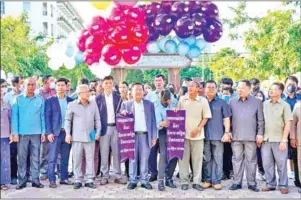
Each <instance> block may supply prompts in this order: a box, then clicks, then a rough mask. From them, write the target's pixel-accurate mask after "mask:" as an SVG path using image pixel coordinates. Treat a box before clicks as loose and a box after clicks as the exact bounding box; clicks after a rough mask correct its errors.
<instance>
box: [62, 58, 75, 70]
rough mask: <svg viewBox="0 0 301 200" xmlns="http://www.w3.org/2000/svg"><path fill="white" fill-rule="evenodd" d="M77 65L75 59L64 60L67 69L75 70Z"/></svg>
mask: <svg viewBox="0 0 301 200" xmlns="http://www.w3.org/2000/svg"><path fill="white" fill-rule="evenodd" d="M75 65H76V62H75V60H74V58H73V57H72V58H70V57H65V59H64V66H65V67H66V68H67V69H73V68H74V67H75Z"/></svg>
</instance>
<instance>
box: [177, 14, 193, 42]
mask: <svg viewBox="0 0 301 200" xmlns="http://www.w3.org/2000/svg"><path fill="white" fill-rule="evenodd" d="M174 30H175V32H176V34H177V36H179V37H180V38H188V37H190V36H191V35H193V33H194V22H193V21H192V19H190V18H189V17H187V16H184V17H181V18H180V19H178V21H177V23H176V26H175V29H174Z"/></svg>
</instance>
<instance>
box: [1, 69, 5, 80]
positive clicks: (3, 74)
mask: <svg viewBox="0 0 301 200" xmlns="http://www.w3.org/2000/svg"><path fill="white" fill-rule="evenodd" d="M1 78H3V79H6V74H5V71H4V70H1Z"/></svg>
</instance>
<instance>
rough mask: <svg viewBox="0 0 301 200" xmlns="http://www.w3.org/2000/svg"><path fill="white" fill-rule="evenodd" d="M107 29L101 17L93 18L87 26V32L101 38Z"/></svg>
mask: <svg viewBox="0 0 301 200" xmlns="http://www.w3.org/2000/svg"><path fill="white" fill-rule="evenodd" d="M108 27H109V26H108V24H107V22H106V20H105V19H104V18H103V17H101V16H95V17H93V19H92V23H91V24H90V25H89V26H88V30H89V32H90V33H91V34H92V35H96V36H101V35H105V34H106V31H107V29H108Z"/></svg>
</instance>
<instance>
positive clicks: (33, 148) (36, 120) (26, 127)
mask: <svg viewBox="0 0 301 200" xmlns="http://www.w3.org/2000/svg"><path fill="white" fill-rule="evenodd" d="M36 87H37V83H36V81H35V79H33V78H29V79H27V80H26V81H25V92H24V94H21V95H20V96H18V97H17V98H16V100H15V102H14V103H13V107H12V131H13V139H14V141H15V142H18V179H19V184H18V185H17V187H16V189H17V190H20V189H23V188H25V187H26V181H27V178H26V167H27V166H26V165H27V154H28V149H29V148H30V157H31V161H30V165H31V175H32V187H36V188H43V187H44V185H42V184H41V183H40V180H39V159H40V146H41V141H42V142H43V141H45V116H44V100H43V98H42V97H40V96H39V95H35V94H34V91H35V89H36Z"/></svg>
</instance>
